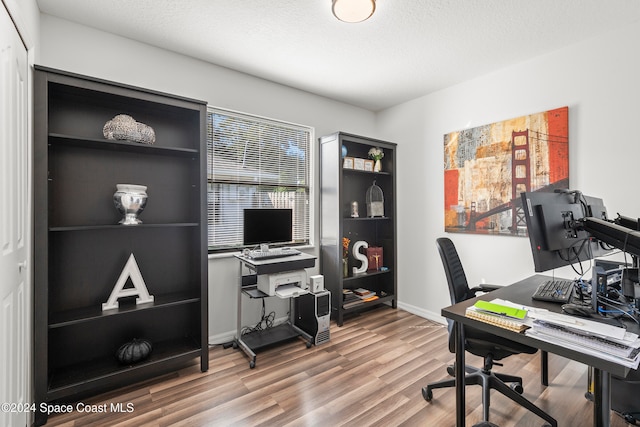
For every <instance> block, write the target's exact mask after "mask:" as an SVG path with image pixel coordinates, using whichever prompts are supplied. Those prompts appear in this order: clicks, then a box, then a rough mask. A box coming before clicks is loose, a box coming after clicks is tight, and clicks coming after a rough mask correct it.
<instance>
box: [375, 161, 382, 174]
mask: <svg viewBox="0 0 640 427" xmlns="http://www.w3.org/2000/svg"><path fill="white" fill-rule="evenodd" d="M373 171H374V172H380V171H382V162H381V161H380V159H378V160H376V162H375V164H374V165H373Z"/></svg>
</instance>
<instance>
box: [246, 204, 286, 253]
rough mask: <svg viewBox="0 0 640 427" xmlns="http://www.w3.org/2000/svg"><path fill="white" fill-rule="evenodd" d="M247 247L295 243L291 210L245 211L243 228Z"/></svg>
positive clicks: (266, 209)
mask: <svg viewBox="0 0 640 427" xmlns="http://www.w3.org/2000/svg"><path fill="white" fill-rule="evenodd" d="M243 233H244V234H243V243H244V245H245V246H253V245H264V244H272V243H289V242H292V241H293V214H292V211H291V209H274V208H265V209H245V210H244V226H243Z"/></svg>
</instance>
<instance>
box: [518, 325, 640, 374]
mask: <svg viewBox="0 0 640 427" xmlns="http://www.w3.org/2000/svg"><path fill="white" fill-rule="evenodd" d="M525 335H527V336H529V337H532V338H535V339H538V340H540V341H546V342H549V343H552V344H557V345H560V346H562V347H566V348H569V349H572V350H575V351H579V352H581V353H584V354H588V355H591V356H595V357H599V358H600V359H605V360H609V361H611V362H615V363H617V364H619V365H622V366H626V367H627V368H633V369H638V365H640V353H639V354H638V355H637V356H636V357H635V358H634V359H632V360H631V359H623V358H621V357H616V356H613V355H611V354H608V353H605V352H603V351H598V350H594V349H591V348H589V347H586V346H581V345H578V344H574V343H572V342H570V341H566V340H560V339H558V338H554V337H550V336H548V335H544V334H539V333H536V331H534V330H533V329H527V330H526V331H525Z"/></svg>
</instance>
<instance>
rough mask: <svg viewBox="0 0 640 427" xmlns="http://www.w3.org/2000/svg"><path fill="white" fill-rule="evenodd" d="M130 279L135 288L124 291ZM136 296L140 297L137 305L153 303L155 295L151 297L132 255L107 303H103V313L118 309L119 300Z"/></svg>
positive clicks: (137, 299)
mask: <svg viewBox="0 0 640 427" xmlns="http://www.w3.org/2000/svg"><path fill="white" fill-rule="evenodd" d="M129 277H131V283H133V288H128V289H124V285H125V284H126V283H127V279H128V278H129ZM136 295H137V296H138V298H136V304H142V303H145V302H153V295H149V291H148V290H147V285H145V284H144V279H143V278H142V274H141V273H140V269H139V268H138V263H137V262H136V259H135V257H134V256H133V253H132V254H131V255H130V256H129V260H128V261H127V263H126V264H125V266H124V268H123V269H122V273H120V278H118V281H117V282H116V285H115V286H114V287H113V290H112V291H111V295H110V296H109V299H108V300H107V302H105V303H102V311H105V310H111V309H113V308H118V298H122V297H132V296H136Z"/></svg>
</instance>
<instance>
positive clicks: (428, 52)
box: [37, 0, 640, 111]
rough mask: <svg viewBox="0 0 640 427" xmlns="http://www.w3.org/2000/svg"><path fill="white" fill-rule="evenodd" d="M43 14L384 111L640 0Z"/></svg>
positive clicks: (214, 5)
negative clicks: (346, 11) (347, 16)
mask: <svg viewBox="0 0 640 427" xmlns="http://www.w3.org/2000/svg"><path fill="white" fill-rule="evenodd" d="M37 1H38V5H39V7H40V10H41V11H42V12H43V13H46V14H50V15H54V16H57V17H60V18H63V19H67V20H70V21H74V22H77V23H81V24H84V25H86V26H89V27H95V28H98V29H100V30H104V31H107V32H111V33H114V34H118V35H121V36H124V37H127V38H130V39H134V40H138V41H141V42H144V43H147V44H150V45H154V46H158V47H162V48H164V49H168V50H171V51H175V52H179V53H183V54H185V55H189V56H193V57H195V58H199V59H202V60H204V61H208V62H211V63H213V64H217V65H220V66H224V67H227V68H231V69H234V70H237V71H241V72H244V73H247V74H251V75H254V76H258V77H261V78H264V79H267V80H271V81H273V82H277V83H281V84H284V85H287V86H291V87H294V88H298V89H302V90H305V91H308V92H312V93H316V94H319V95H322V96H326V97H328V98H332V99H336V100H339V101H343V102H346V103H349V104H353V105H357V106H360V107H363V108H367V109H369V110H372V111H378V110H381V109H384V108H386V107H390V106H393V105H396V104H398V103H401V102H404V101H407V100H410V99H413V98H416V97H419V96H422V95H425V94H428V93H431V92H434V91H436V90H439V89H442V88H445V87H448V86H451V85H454V84H456V83H459V82H462V81H465V80H469V79H471V78H474V77H477V76H480V75H483V74H487V73H490V72H492V71H494V70H497V69H500V68H502V67H505V66H508V65H510V64H514V63H518V62H521V61H524V60H527V59H529V58H532V57H535V56H539V55H542V54H545V53H547V52H551V51H554V50H557V49H559V48H561V47H563V46H567V45H570V44H573V43H576V42H579V41H582V40H585V39H588V38H591V37H594V36H596V35H598V34H601V33H604V32H607V31H611V30H613V29H615V28H617V27H619V26H622V25H627V24H629V23H632V22H634V23H636V24H638V25H640V1H639V0H377V9H376V12H375V14H374V15H373V17H372V18H370V19H369V20H368V21H365V22H362V23H358V24H347V23H344V22H340V21H338V20H337V19H335V18H334V17H333V16H332V15H331V0H181V1H176V0H135V1H132V0H37Z"/></svg>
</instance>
